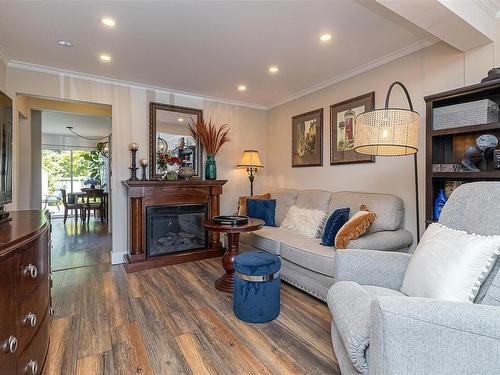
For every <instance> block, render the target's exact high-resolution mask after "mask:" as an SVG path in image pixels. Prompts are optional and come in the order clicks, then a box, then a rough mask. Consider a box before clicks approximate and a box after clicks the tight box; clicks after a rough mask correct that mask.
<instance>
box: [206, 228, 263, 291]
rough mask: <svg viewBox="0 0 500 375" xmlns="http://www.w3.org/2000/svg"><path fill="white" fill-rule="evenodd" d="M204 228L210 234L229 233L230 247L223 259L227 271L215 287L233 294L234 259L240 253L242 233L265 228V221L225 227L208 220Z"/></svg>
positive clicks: (216, 282) (223, 265)
mask: <svg viewBox="0 0 500 375" xmlns="http://www.w3.org/2000/svg"><path fill="white" fill-rule="evenodd" d="M203 226H204V227H205V228H206V229H207V230H208V231H209V232H219V233H227V239H228V246H227V250H226V253H225V254H224V256H223V257H222V267H223V268H224V270H225V271H226V273H225V274H224V275H222V276H221V277H220V278H218V279H217V280H216V281H215V287H216V288H217V289H218V290H220V291H222V292H227V293H232V292H233V280H234V257H235V256H237V255H238V254H239V253H240V233H244V232H253V231H255V230H258V229H260V228H262V227H263V226H264V221H263V220H259V219H249V220H248V223H247V224H244V225H224V224H216V223H214V222H213V220H206V221H205V222H204V223H203Z"/></svg>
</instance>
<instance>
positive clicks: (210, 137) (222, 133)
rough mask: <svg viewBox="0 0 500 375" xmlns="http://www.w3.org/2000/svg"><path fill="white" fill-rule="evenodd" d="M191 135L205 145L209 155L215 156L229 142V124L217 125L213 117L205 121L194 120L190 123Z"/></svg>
mask: <svg viewBox="0 0 500 375" xmlns="http://www.w3.org/2000/svg"><path fill="white" fill-rule="evenodd" d="M188 129H189V132H190V133H191V136H192V137H193V138H195V139H198V140H199V141H200V143H201V145H202V146H203V148H204V150H205V152H206V153H207V155H210V156H215V155H216V154H217V152H219V150H220V148H221V147H222V146H223V145H224V144H225V143H227V142H230V138H229V130H230V129H229V126H228V125H227V124H222V125H220V126H219V125H217V124H215V123H213V122H212V119H209V120H208V121H205V120H204V119H200V118H199V119H198V121H194V120H193V121H192V122H191V123H190V124H189V125H188Z"/></svg>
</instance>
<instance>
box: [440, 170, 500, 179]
mask: <svg viewBox="0 0 500 375" xmlns="http://www.w3.org/2000/svg"><path fill="white" fill-rule="evenodd" d="M432 178H436V179H449V180H498V179H500V171H481V172H432Z"/></svg>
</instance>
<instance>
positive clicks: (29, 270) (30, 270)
mask: <svg viewBox="0 0 500 375" xmlns="http://www.w3.org/2000/svg"><path fill="white" fill-rule="evenodd" d="M24 273H25V274H26V275H28V276H31V278H32V279H35V278H36V277H37V276H38V268H36V266H35V265H34V264H29V265H27V266H26V267H25V268H24Z"/></svg>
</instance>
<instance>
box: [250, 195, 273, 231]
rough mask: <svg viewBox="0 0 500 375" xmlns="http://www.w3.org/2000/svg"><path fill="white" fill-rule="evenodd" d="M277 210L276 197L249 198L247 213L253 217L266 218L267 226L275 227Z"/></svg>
mask: <svg viewBox="0 0 500 375" xmlns="http://www.w3.org/2000/svg"><path fill="white" fill-rule="evenodd" d="M275 211H276V199H265V200H264V199H248V200H247V215H248V217H251V218H253V219H261V220H264V222H265V224H264V225H266V226H268V227H275V226H276V221H275V220H274V214H275Z"/></svg>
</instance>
